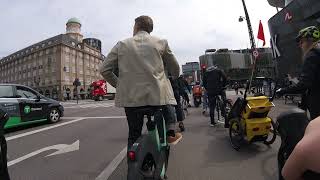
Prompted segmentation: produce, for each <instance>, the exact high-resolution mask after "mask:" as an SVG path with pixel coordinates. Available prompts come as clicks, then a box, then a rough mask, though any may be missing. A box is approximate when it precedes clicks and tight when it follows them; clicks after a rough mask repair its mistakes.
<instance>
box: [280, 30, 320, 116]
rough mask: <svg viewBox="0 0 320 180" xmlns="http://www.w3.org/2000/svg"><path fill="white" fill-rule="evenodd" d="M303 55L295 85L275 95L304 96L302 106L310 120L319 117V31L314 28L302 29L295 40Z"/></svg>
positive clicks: (282, 89)
mask: <svg viewBox="0 0 320 180" xmlns="http://www.w3.org/2000/svg"><path fill="white" fill-rule="evenodd" d="M296 40H297V42H298V43H299V46H300V48H301V49H302V53H303V66H302V72H301V74H300V77H299V79H300V80H299V82H298V83H297V84H292V85H291V86H289V87H287V88H281V89H278V90H277V94H278V95H279V96H282V95H284V94H305V96H304V97H305V98H303V99H302V101H303V102H302V104H305V105H306V107H307V109H308V110H309V112H310V116H311V120H312V119H314V118H316V117H318V116H320V106H319V105H318V103H319V102H320V84H319V82H320V47H319V45H318V42H319V40H320V31H319V29H318V28H317V27H315V26H310V27H307V28H304V29H302V30H301V31H300V32H299V34H298V36H297V38H296Z"/></svg>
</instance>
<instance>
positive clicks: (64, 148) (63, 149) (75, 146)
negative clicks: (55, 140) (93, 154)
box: [8, 140, 80, 166]
mask: <svg viewBox="0 0 320 180" xmlns="http://www.w3.org/2000/svg"><path fill="white" fill-rule="evenodd" d="M79 148H80V141H79V140H77V141H76V142H74V143H72V144H70V145H68V144H57V145H53V146H48V147H45V148H42V149H39V150H37V151H34V152H32V153H29V154H27V155H24V156H22V157H20V158H18V159H15V160H12V161H10V162H8V166H12V165H14V164H17V163H19V162H21V161H24V160H26V159H29V158H31V157H33V156H35V155H37V154H40V153H42V152H45V151H49V150H54V149H55V150H57V151H56V152H54V153H52V154H49V155H47V156H46V157H49V156H54V155H58V154H63V153H68V152H72V151H77V150H79Z"/></svg>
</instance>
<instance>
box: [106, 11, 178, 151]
mask: <svg viewBox="0 0 320 180" xmlns="http://www.w3.org/2000/svg"><path fill="white" fill-rule="evenodd" d="M133 29H134V30H133V37H131V38H128V39H126V40H123V41H119V42H118V43H117V44H116V45H115V46H114V47H113V48H112V50H111V52H110V53H109V54H108V56H107V57H106V60H105V61H104V62H103V64H102V66H101V67H100V73H101V75H102V76H103V77H104V78H105V79H106V80H107V82H109V83H110V84H111V85H112V86H114V87H116V88H117V94H116V97H115V104H116V106H118V107H124V108H125V112H126V116H127V122H128V127H129V137H128V149H130V147H131V146H132V145H133V143H134V142H135V141H136V140H137V139H138V138H139V137H140V136H141V131H142V126H143V118H144V117H143V115H141V114H139V113H137V110H139V109H140V108H141V107H146V106H167V107H168V108H166V110H167V111H166V113H167V114H165V115H167V117H171V118H165V119H166V121H167V123H168V125H167V129H168V133H167V135H168V143H170V144H175V143H177V142H178V141H179V140H180V139H181V138H182V135H181V134H180V133H175V118H174V117H175V116H174V111H172V108H173V107H172V106H171V105H176V101H175V99H174V95H173V91H172V87H171V84H170V81H169V79H168V77H167V75H166V73H165V71H167V72H168V73H169V74H171V75H172V76H173V77H176V78H177V77H178V76H179V71H180V69H179V64H178V62H177V60H176V58H175V56H174V55H173V53H172V51H171V50H170V48H169V46H168V42H167V40H164V39H159V38H157V37H154V36H151V35H150V33H151V32H152V30H153V21H152V19H151V18H150V17H149V16H139V17H137V18H136V19H135V24H134V28H133ZM165 68H166V69H165ZM117 74H118V75H117ZM168 113H169V114H168ZM170 113H171V114H170ZM172 113H173V114H172Z"/></svg>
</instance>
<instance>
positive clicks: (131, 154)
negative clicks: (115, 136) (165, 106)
mask: <svg viewBox="0 0 320 180" xmlns="http://www.w3.org/2000/svg"><path fill="white" fill-rule="evenodd" d="M137 113H141V114H143V115H146V116H147V120H148V121H147V123H146V125H147V130H148V131H147V133H146V134H143V135H142V136H141V137H140V138H139V139H138V140H137V141H136V142H135V143H134V144H133V146H132V147H131V148H130V149H129V151H128V180H147V179H156V180H162V179H166V171H167V168H168V160H169V152H170V146H169V145H168V142H167V135H166V133H167V131H166V124H165V120H164V118H163V114H162V107H161V106H160V107H159V106H148V107H144V108H141V109H139V110H137ZM152 117H153V118H152Z"/></svg>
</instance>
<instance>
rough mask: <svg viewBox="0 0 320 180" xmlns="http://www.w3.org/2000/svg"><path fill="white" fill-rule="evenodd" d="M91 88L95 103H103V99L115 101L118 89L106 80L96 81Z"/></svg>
mask: <svg viewBox="0 0 320 180" xmlns="http://www.w3.org/2000/svg"><path fill="white" fill-rule="evenodd" d="M90 87H91V97H92V99H93V100H95V101H102V100H103V99H109V100H113V99H114V98H115V94H116V89H115V88H114V87H112V86H111V85H110V84H109V83H107V82H106V81H105V80H98V81H94V82H93V83H91V85H90Z"/></svg>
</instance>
